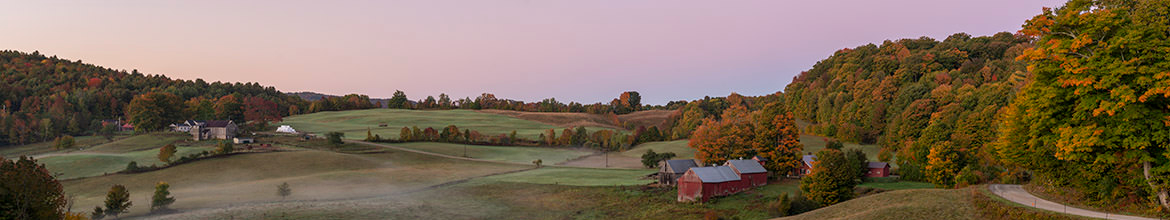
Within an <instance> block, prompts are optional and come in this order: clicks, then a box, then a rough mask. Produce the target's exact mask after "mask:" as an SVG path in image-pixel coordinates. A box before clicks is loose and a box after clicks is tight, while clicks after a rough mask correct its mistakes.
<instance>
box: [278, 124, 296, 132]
mask: <svg viewBox="0 0 1170 220" xmlns="http://www.w3.org/2000/svg"><path fill="white" fill-rule="evenodd" d="M276 132H281V133H297V130H296V129H293V128H292V126H288V125H281V126H280V127H279V128H276Z"/></svg>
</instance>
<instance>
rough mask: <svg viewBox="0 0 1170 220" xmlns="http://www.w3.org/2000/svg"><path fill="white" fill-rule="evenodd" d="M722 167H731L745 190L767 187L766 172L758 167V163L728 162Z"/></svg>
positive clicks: (754, 161) (751, 161) (749, 161)
mask: <svg viewBox="0 0 1170 220" xmlns="http://www.w3.org/2000/svg"><path fill="white" fill-rule="evenodd" d="M723 165H724V166H728V167H731V169H732V170H733V171H735V173H736V174H738V175H739V179H740V180H742V181H743V184H744V187H745V188H747V187H755V186H763V185H768V170H767V169H764V166H760V163H759V161H756V160H728V161H727V163H724V164H723Z"/></svg>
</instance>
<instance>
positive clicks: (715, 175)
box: [678, 166, 746, 202]
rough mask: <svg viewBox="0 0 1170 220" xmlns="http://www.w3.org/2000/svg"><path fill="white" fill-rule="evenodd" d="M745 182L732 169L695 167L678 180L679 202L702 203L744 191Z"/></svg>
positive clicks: (724, 167)
mask: <svg viewBox="0 0 1170 220" xmlns="http://www.w3.org/2000/svg"><path fill="white" fill-rule="evenodd" d="M744 188H746V187H744V186H743V181H741V180H740V178H739V175H737V174H735V171H733V170H732V169H731V167H726V166H718V167H693V168H691V169H690V170H688V171H687V172H686V174H683V175H682V177H679V178H678V201H679V202H688V201H702V202H706V201H707V200H709V199H711V198H714V197H716V196H725V195H730V194H733V193H737V192H739V191H742V190H743V189H744Z"/></svg>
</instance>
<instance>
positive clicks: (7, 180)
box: [0, 156, 66, 219]
mask: <svg viewBox="0 0 1170 220" xmlns="http://www.w3.org/2000/svg"><path fill="white" fill-rule="evenodd" d="M62 190H63V188H62V187H61V183H60V182H57V180H56V179H54V178H53V176H52V174H50V173H49V170H48V169H45V166H44V165H42V164H38V163H37V161H36V160H34V159H32V158H29V157H24V156H21V157H20V159H18V160H16V161H13V160H8V159H6V158H3V157H0V219H61V218H63V217H64V214H65V205H66V200H65V195H64V193H63V192H62Z"/></svg>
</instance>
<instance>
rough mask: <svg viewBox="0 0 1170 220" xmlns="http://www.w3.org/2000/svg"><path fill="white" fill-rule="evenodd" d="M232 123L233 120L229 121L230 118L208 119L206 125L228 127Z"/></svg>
mask: <svg viewBox="0 0 1170 220" xmlns="http://www.w3.org/2000/svg"><path fill="white" fill-rule="evenodd" d="M231 123H232V121H229V120H211V121H207V123H206V124H205V126H207V127H209V128H218V127H227V126H228V124H231Z"/></svg>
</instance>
